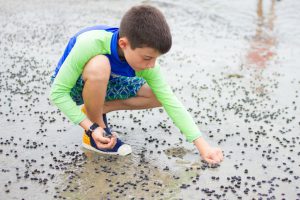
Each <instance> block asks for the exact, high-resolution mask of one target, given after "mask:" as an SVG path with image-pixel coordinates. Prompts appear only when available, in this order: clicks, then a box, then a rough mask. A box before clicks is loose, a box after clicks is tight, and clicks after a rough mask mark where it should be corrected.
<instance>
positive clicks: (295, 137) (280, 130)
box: [0, 0, 300, 199]
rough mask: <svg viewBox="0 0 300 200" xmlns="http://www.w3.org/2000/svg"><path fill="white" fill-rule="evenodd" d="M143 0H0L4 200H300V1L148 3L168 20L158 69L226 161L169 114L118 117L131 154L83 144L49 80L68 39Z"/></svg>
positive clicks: (110, 21)
mask: <svg viewBox="0 0 300 200" xmlns="http://www.w3.org/2000/svg"><path fill="white" fill-rule="evenodd" d="M139 2H141V1H126V2H125V1H100V2H97V1H92V0H91V1H78V0H74V1H62V2H61V1H51V2H48V1H34V0H30V1H20V0H15V1H4V0H0V5H1V6H0V38H1V40H0V58H1V59H0V65H1V67H0V94H1V95H0V125H1V127H2V128H1V130H0V163H1V165H0V199H300V189H299V186H300V180H299V176H300V170H299V166H300V162H299V158H300V150H299V144H300V138H299V137H300V117H299V114H300V109H299V105H300V100H299V89H300V78H299V77H300V68H299V64H300V61H299V55H300V42H299V41H300V28H299V27H300V26H299V25H300V24H299V22H300V14H299V12H298V10H299V9H300V3H299V2H297V1H291V0H285V1H272V0H270V1H262V0H261V1H259V0H258V1H254V0H253V1H252V0H248V1H238V0H235V1H231V2H227V1H226V2H225V1H224V2H219V1H201V2H199V1H196V0H193V1H189V2H188V3H183V2H180V1H144V2H146V3H149V4H151V5H154V6H157V7H158V8H160V9H161V10H162V11H163V13H164V14H165V16H166V18H167V21H168V22H169V24H170V27H171V30H172V34H173V41H174V43H173V47H172V49H171V51H170V52H169V53H168V54H167V55H164V56H162V58H161V59H160V61H159V63H160V65H161V66H162V70H163V72H164V73H165V74H166V79H167V81H168V83H169V84H170V85H171V86H172V89H173V90H174V92H175V93H176V95H177V96H178V98H179V99H180V100H181V101H182V102H183V104H184V105H185V106H186V108H187V109H188V110H189V111H190V113H191V114H192V116H193V118H194V119H195V121H196V123H197V125H198V126H199V128H200V129H201V130H202V131H203V135H204V137H205V138H207V140H208V142H209V143H211V144H212V145H218V146H220V147H221V148H222V149H223V150H224V155H225V159H224V161H223V163H222V164H221V165H218V166H209V165H207V164H206V163H205V162H203V161H201V159H200V156H199V154H198V152H197V151H196V149H195V148H194V147H193V145H192V144H190V143H188V142H186V141H185V138H184V137H183V136H182V135H181V134H180V132H179V130H178V129H177V128H176V127H175V126H174V125H173V124H172V121H171V120H170V119H169V118H168V117H167V115H166V113H165V111H163V110H162V109H150V110H143V111H117V112H112V113H109V114H108V118H109V121H110V125H111V126H112V127H113V130H117V131H119V132H121V133H120V137H121V138H122V139H123V140H124V141H125V142H127V143H129V144H130V145H132V147H133V150H134V153H133V154H131V155H129V156H126V157H117V156H104V155H99V154H95V153H93V152H90V151H88V150H84V149H83V148H82V147H81V137H82V133H83V131H82V130H81V128H80V127H78V126H74V125H72V124H71V123H70V122H69V121H68V120H67V119H66V118H65V117H64V116H63V115H62V114H61V113H60V112H59V111H58V110H57V109H56V108H55V107H54V106H52V105H50V102H49V100H48V98H47V97H48V93H49V89H50V84H49V82H50V76H51V74H52V73H53V70H54V68H55V66H56V63H57V61H58V60H59V58H60V56H61V54H62V52H63V50H64V47H65V45H66V44H67V42H68V38H69V37H71V36H72V35H73V34H74V33H76V32H77V31H78V30H80V29H81V28H83V27H86V26H92V25H96V24H107V25H112V26H117V25H118V24H119V21H120V18H121V17H122V14H123V13H124V12H125V10H127V9H128V8H129V7H131V6H132V5H135V4H136V3H139Z"/></svg>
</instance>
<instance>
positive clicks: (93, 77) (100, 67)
mask: <svg viewBox="0 0 300 200" xmlns="http://www.w3.org/2000/svg"><path fill="white" fill-rule="evenodd" d="M109 76H110V65H109V60H108V59H107V58H106V57H105V56H102V55H99V56H95V57H94V58H92V59H91V60H90V61H89V62H88V63H87V64H86V66H85V68H84V71H83V75H82V77H83V80H84V88H83V92H82V97H83V100H84V105H85V109H86V111H87V114H88V118H89V119H90V120H91V121H92V122H96V123H98V124H99V126H101V127H102V128H105V127H106V126H105V124H104V122H103V118H102V113H103V105H104V100H105V95H106V88H107V84H108V80H109Z"/></svg>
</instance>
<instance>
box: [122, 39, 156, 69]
mask: <svg viewBox="0 0 300 200" xmlns="http://www.w3.org/2000/svg"><path fill="white" fill-rule="evenodd" d="M119 47H120V49H121V50H122V52H123V54H124V57H125V59H126V61H127V62H128V64H129V65H130V66H131V67H132V68H133V69H134V71H141V70H144V69H149V68H153V67H154V66H155V62H156V59H157V57H158V56H160V53H159V52H158V51H157V50H156V49H153V48H150V47H143V48H135V49H134V50H133V49H131V46H130V43H129V41H128V40H127V38H125V37H123V38H120V39H119Z"/></svg>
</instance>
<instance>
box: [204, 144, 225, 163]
mask: <svg viewBox="0 0 300 200" xmlns="http://www.w3.org/2000/svg"><path fill="white" fill-rule="evenodd" d="M201 156H202V158H203V159H204V160H205V161H206V162H208V163H210V164H218V163H220V162H221V161H222V160H223V153H222V150H221V149H220V148H216V147H209V148H208V149H207V150H206V151H205V152H204V153H203V154H201Z"/></svg>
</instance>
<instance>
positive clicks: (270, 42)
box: [247, 0, 276, 69]
mask: <svg viewBox="0 0 300 200" xmlns="http://www.w3.org/2000/svg"><path fill="white" fill-rule="evenodd" d="M257 17H258V21H257V28H256V34H255V36H254V37H253V40H252V41H251V42H250V45H251V46H250V50H249V51H248V54H247V63H248V64H250V65H255V66H256V67H259V68H261V69H263V68H265V67H266V65H267V62H268V61H270V60H271V59H272V58H273V57H274V56H275V55H276V52H275V48H274V47H275V45H276V38H275V36H274V33H273V27H274V20H275V18H276V16H275V0H272V1H271V5H270V10H269V13H268V14H266V13H264V11H263V0H258V3H257Z"/></svg>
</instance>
